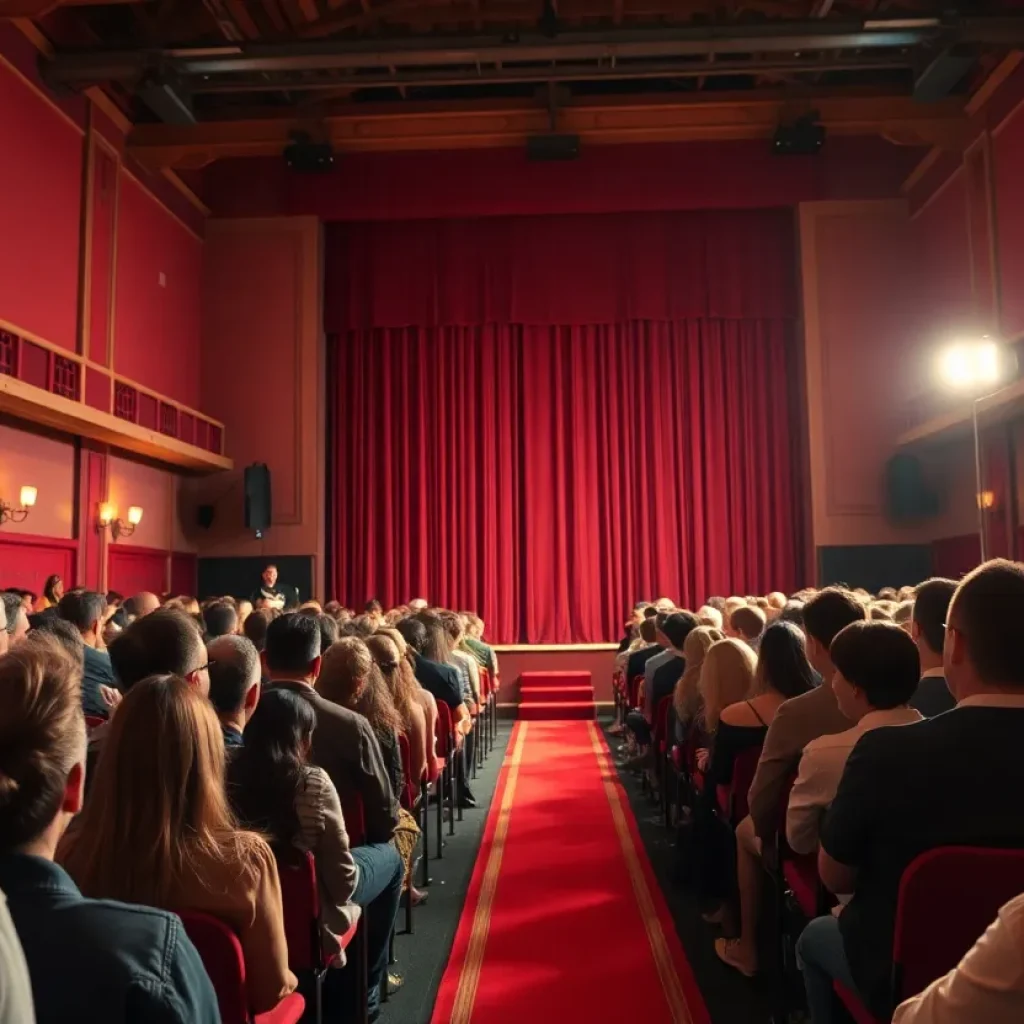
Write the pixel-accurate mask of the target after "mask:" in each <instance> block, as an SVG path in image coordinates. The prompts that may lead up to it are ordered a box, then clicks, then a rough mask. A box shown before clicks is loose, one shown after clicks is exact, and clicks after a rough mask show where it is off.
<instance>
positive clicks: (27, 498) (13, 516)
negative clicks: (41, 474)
mask: <svg viewBox="0 0 1024 1024" xmlns="http://www.w3.org/2000/svg"><path fill="white" fill-rule="evenodd" d="M38 493H39V492H38V491H37V490H36V489H35V488H34V487H22V489H21V494H19V495H18V499H19V500H18V504H17V505H11V504H10V503H8V502H6V501H4V500H2V499H0V523H7V522H11V523H22V522H24V521H25V520H26V519H27V518H28V514H29V512H30V511H31V510H32V506H33V505H35V503H36V497H37V496H38Z"/></svg>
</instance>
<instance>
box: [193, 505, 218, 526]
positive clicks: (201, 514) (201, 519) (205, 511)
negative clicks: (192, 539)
mask: <svg viewBox="0 0 1024 1024" xmlns="http://www.w3.org/2000/svg"><path fill="white" fill-rule="evenodd" d="M213 513H214V508H213V506H212V505H199V506H197V508H196V522H197V523H198V524H199V525H200V526H201V527H202V528H203V529H204V530H208V529H209V528H210V527H211V526H213Z"/></svg>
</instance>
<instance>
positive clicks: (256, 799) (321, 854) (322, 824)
mask: <svg viewBox="0 0 1024 1024" xmlns="http://www.w3.org/2000/svg"><path fill="white" fill-rule="evenodd" d="M225 642H226V641H225V640H219V641H217V643H218V644H223V643H225ZM215 691H216V685H215V684H214V685H213V686H211V695H212V694H213V693H214V692H215ZM315 728H316V711H315V710H314V709H313V705H312V704H311V703H310V702H309V701H307V700H303V699H302V697H301V696H300V695H299V694H297V693H294V692H293V691H291V690H286V689H284V688H277V689H270V690H268V691H267V692H266V693H265V694H264V695H263V698H262V699H261V701H260V703H259V705H258V706H257V707H256V708H255V709H254V711H253V714H252V717H251V718H250V719H249V722H248V725H247V727H246V742H245V746H244V747H243V748H242V749H240V750H239V751H238V752H237V754H236V756H235V757H234V758H233V759H232V762H231V765H230V767H229V769H228V779H229V787H228V791H229V794H230V797H231V803H232V806H233V807H234V809H235V812H236V813H237V815H238V817H239V820H240V821H241V822H242V823H243V824H244V825H245V826H246V827H247V828H251V829H253V830H254V831H256V832H259V833H260V834H261V835H264V836H266V837H267V838H268V839H269V840H270V842H271V844H272V845H273V847H274V849H275V850H277V851H279V855H280V856H285V854H284V851H285V850H287V849H288V848H289V847H294V848H296V849H298V850H303V851H308V852H309V853H311V854H313V858H314V861H315V863H316V875H317V883H318V887H319V889H320V926H321V933H322V939H323V945H324V951H325V952H326V953H328V954H330V955H333V956H336V957H338V958H339V959H338V962H337V966H339V967H342V966H344V964H345V956H344V952H343V950H342V949H341V945H340V943H339V941H338V938H339V936H342V935H344V934H345V933H346V932H347V931H348V930H349V928H351V927H352V925H354V924H355V923H356V921H357V920H358V919H359V915H360V909H359V906H358V904H356V903H355V902H354V900H353V897H354V896H355V892H356V884H357V882H358V877H359V869H358V868H357V867H356V861H355V858H354V857H353V855H352V850H351V849H350V847H349V837H348V832H347V830H346V828H345V818H344V816H343V815H342V811H341V802H340V801H339V799H338V791H337V790H336V789H335V788H334V783H333V782H331V779H330V776H328V774H327V773H326V772H325V771H324V770H323V769H322V768H320V767H318V766H316V765H313V764H310V763H309V750H310V748H311V747H312V743H313V732H314V730H315Z"/></svg>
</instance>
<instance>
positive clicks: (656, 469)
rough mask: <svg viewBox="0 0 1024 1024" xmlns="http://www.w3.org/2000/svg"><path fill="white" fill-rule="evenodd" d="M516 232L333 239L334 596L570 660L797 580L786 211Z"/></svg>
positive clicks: (596, 220) (363, 233) (446, 231)
mask: <svg viewBox="0 0 1024 1024" xmlns="http://www.w3.org/2000/svg"><path fill="white" fill-rule="evenodd" d="M523 220H530V219H529V218H526V219H517V220H515V221H502V220H492V221H475V222H461V223H452V222H422V223H416V224H410V225H404V226H401V225H343V226H336V227H335V228H332V230H331V237H330V238H329V249H328V253H329V262H328V276H327V294H328V295H329V296H330V295H333V296H334V300H333V301H331V302H329V304H328V327H329V329H331V330H332V331H333V338H332V344H331V354H332V364H331V376H332V378H333V389H332V390H333V403H332V404H333V414H332V418H333V423H332V426H331V430H330V436H331V439H332V443H333V446H334V456H333V459H332V476H333V480H332V488H331V493H332V498H333V501H332V506H331V514H330V518H331V530H330V536H331V539H332V550H331V552H330V554H329V560H328V578H329V582H330V583H331V594H332V596H336V597H338V598H339V599H340V600H343V601H346V602H348V603H351V604H357V605H358V604H361V603H362V602H363V601H364V600H366V598H367V597H369V596H373V595H376V596H378V597H380V598H381V600H383V601H384V602H385V603H386V604H388V603H395V602H398V601H407V600H409V599H411V598H413V597H425V598H427V599H428V600H430V601H431V602H435V603H438V604H442V605H446V606H448V607H459V608H473V609H475V610H477V611H478V612H479V613H480V614H481V615H482V616H483V617H484V618H485V620H486V621H487V622H488V627H489V634H490V635H491V636H492V637H493V638H494V639H495V640H497V641H499V642H500V641H504V642H510V641H517V640H522V641H526V642H532V643H543V642H549V643H558V642H562V643H565V642H595V641H603V640H609V639H613V638H616V637H617V636H619V635H621V629H622V625H621V624H622V619H623V615H624V612H625V610H626V609H627V608H628V607H629V606H630V605H631V603H632V602H633V601H634V600H636V599H637V598H639V597H646V598H652V599H653V598H655V597H658V596H668V597H671V598H673V599H675V600H677V601H681V602H683V603H686V604H691V605H692V604H693V603H695V602H697V601H699V600H702V599H703V598H704V597H705V596H707V595H709V594H711V593H722V594H727V593H732V592H737V591H738V592H742V593H750V592H764V591H766V590H769V589H773V588H781V589H789V588H792V587H795V586H797V585H798V584H799V583H802V582H803V578H802V572H801V567H800V560H801V558H800V556H801V554H802V542H801V537H802V531H801V526H800V520H801V515H800V497H799V495H800V493H801V492H800V489H799V487H798V486H797V484H796V481H795V480H794V473H795V466H796V464H797V457H796V455H795V447H796V444H795V439H796V431H795V429H794V423H795V418H794V416H793V415H792V412H793V407H794V395H793V394H792V391H791V388H792V382H793V380H794V379H795V374H794V373H793V363H794V359H793V358H792V357H793V351H792V349H793V328H792V319H791V314H792V306H793V287H792V279H791V273H792V267H793V259H792V257H793V248H792V233H791V227H790V218H789V216H788V214H787V215H778V214H776V213H774V212H772V213H766V214H763V215H762V214H760V213H755V214H754V215H751V216H745V217H743V218H739V217H735V216H733V215H731V214H729V215H718V216H708V215H678V214H673V215H667V216H665V217H661V218H647V217H628V218H620V217H592V218H588V217H572V218H568V217H567V218H550V219H545V218H536V219H534V220H535V223H534V224H533V225H531V228H532V230H527V229H526V228H524V226H523V223H522V221H523ZM566 221H572V222H575V224H574V225H573V226H569V225H567V224H566V223H564V222H566ZM663 222H671V223H670V224H669V227H672V226H673V225H674V229H673V230H668V229H667V228H666V224H665V223H663ZM716 225H717V226H716ZM674 232H680V233H681V234H680V236H679V237H675V235H674ZM488 238H490V239H491V242H493V243H494V244H493V245H492V244H491V242H488V241H487V239H488ZM580 238H583V239H584V240H585V241H586V243H587V244H583V243H581V242H580V241H579V239H580ZM645 238H646V240H647V241H649V242H650V243H651V244H649V245H647V244H645ZM556 243H557V244H556ZM581 264H582V265H581ZM744 308H747V309H749V310H750V311H751V312H750V313H749V314H747V315H744V314H743V309H744ZM563 318H564V319H563Z"/></svg>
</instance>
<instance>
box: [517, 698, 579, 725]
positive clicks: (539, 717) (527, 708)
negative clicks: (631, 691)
mask: <svg viewBox="0 0 1024 1024" xmlns="http://www.w3.org/2000/svg"><path fill="white" fill-rule="evenodd" d="M595 717H597V709H596V707H595V705H594V702H593V701H592V700H579V701H568V700H561V701H553V700H552V701H544V702H536V701H520V703H519V718H520V720H521V721H528V722H539V721H549V722H554V721H564V720H566V719H572V718H595Z"/></svg>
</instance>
